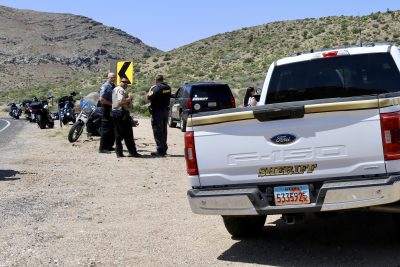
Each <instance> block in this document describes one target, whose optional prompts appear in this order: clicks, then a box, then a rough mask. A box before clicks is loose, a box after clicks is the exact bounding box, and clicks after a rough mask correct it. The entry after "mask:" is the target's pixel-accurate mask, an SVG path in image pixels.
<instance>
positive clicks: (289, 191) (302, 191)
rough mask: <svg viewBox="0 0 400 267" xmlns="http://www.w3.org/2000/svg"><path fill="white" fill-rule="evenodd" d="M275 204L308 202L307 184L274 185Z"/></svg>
mask: <svg viewBox="0 0 400 267" xmlns="http://www.w3.org/2000/svg"><path fill="white" fill-rule="evenodd" d="M274 198H275V205H277V206H282V205H300V204H308V203H310V191H309V190H308V185H290V186H277V187H274Z"/></svg>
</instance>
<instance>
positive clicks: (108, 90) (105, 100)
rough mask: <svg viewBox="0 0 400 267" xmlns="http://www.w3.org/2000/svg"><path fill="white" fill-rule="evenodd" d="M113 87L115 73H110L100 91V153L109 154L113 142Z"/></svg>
mask: <svg viewBox="0 0 400 267" xmlns="http://www.w3.org/2000/svg"><path fill="white" fill-rule="evenodd" d="M114 87H115V73H112V72H110V73H109V74H108V76H107V81H106V82H105V83H104V84H103V85H102V86H101V89H100V103H101V107H102V111H103V117H102V119H101V137H100V147H99V152H100V153H110V151H112V150H114V148H113V147H112V146H113V144H114V140H115V135H114V124H113V120H112V118H111V106H112V92H113V89H114Z"/></svg>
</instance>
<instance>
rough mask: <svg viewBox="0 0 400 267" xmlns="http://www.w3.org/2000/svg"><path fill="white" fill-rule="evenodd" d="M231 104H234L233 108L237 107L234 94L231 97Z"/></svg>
mask: <svg viewBox="0 0 400 267" xmlns="http://www.w3.org/2000/svg"><path fill="white" fill-rule="evenodd" d="M231 105H232V108H236V102H235V98H234V97H233V96H232V97H231Z"/></svg>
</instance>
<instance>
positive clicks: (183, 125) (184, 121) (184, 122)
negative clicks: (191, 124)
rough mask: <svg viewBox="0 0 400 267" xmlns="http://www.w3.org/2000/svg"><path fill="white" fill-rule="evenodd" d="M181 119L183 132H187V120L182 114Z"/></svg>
mask: <svg viewBox="0 0 400 267" xmlns="http://www.w3.org/2000/svg"><path fill="white" fill-rule="evenodd" d="M179 117H180V124H179V125H180V127H181V131H182V132H186V120H185V119H184V118H183V115H182V113H181V115H180V116H179Z"/></svg>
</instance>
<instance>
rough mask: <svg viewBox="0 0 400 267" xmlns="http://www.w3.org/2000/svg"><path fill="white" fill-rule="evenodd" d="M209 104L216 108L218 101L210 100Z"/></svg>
mask: <svg viewBox="0 0 400 267" xmlns="http://www.w3.org/2000/svg"><path fill="white" fill-rule="evenodd" d="M208 106H209V107H213V108H214V107H216V106H217V102H208Z"/></svg>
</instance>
